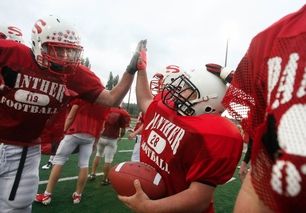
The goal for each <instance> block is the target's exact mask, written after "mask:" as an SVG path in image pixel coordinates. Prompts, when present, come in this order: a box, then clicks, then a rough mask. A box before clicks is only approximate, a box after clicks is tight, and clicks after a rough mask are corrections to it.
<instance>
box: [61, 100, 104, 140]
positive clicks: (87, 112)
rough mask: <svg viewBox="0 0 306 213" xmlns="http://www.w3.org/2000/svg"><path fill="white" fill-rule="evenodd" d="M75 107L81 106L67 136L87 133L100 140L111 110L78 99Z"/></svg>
mask: <svg viewBox="0 0 306 213" xmlns="http://www.w3.org/2000/svg"><path fill="white" fill-rule="evenodd" d="M71 104H73V105H75V104H76V105H79V108H78V110H77V113H76V116H75V118H74V121H73V123H72V125H71V126H70V128H69V129H68V130H67V132H66V134H74V133H86V134H89V135H92V136H94V137H95V138H99V136H100V133H101V131H102V128H103V124H104V121H105V119H106V115H107V113H108V110H109V108H108V107H104V106H101V105H98V104H93V103H88V102H85V101H83V100H81V99H76V100H75V101H74V102H73V103H71Z"/></svg>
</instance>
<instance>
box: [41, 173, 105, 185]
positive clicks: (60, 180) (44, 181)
mask: <svg viewBox="0 0 306 213" xmlns="http://www.w3.org/2000/svg"><path fill="white" fill-rule="evenodd" d="M101 175H103V172H101V173H97V174H96V176H101ZM75 179H78V176H74V177H65V178H60V179H59V180H58V182H63V181H68V180H75ZM47 183H48V180H42V181H39V185H42V184H47Z"/></svg>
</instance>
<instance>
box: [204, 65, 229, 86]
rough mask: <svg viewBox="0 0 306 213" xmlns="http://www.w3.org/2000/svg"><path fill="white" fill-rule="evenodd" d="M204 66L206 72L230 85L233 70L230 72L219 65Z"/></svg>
mask: <svg viewBox="0 0 306 213" xmlns="http://www.w3.org/2000/svg"><path fill="white" fill-rule="evenodd" d="M205 66H206V69H207V71H208V72H211V73H212V74H215V75H216V76H218V77H220V78H221V79H223V80H224V81H225V82H227V83H231V81H232V79H233V75H234V70H230V69H228V68H227V67H222V66H221V65H219V64H212V63H210V64H206V65H205Z"/></svg>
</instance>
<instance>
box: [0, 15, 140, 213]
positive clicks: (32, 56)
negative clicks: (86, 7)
mask: <svg viewBox="0 0 306 213" xmlns="http://www.w3.org/2000/svg"><path fill="white" fill-rule="evenodd" d="M31 40H32V48H29V47H27V46H25V45H23V44H20V43H18V42H15V41H11V40H7V39H1V40H0V67H5V68H6V69H7V70H8V71H7V74H6V75H3V72H2V73H1V75H2V78H3V81H2V80H1V81H0V117H1V119H0V143H1V145H0V162H1V164H0V189H1V192H0V206H1V212H4V213H6V212H14V211H15V212H16V211H20V212H31V206H32V202H33V199H34V197H35V193H36V192H37V188H38V179H39V178H38V167H39V161H40V145H39V144H40V138H39V136H40V135H41V133H42V130H43V129H44V126H45V123H46V121H47V120H48V119H49V118H50V117H51V116H52V115H54V114H56V113H57V112H59V110H60V109H61V108H62V107H63V106H64V103H66V99H67V98H68V95H67V93H68V92H67V91H68V89H69V90H72V91H74V92H76V93H77V94H78V95H79V97H80V98H82V99H84V100H86V101H89V102H95V103H98V104H102V105H106V106H117V105H119V104H120V103H121V102H122V99H123V98H124V96H125V95H126V93H127V91H128V90H129V87H130V85H131V83H132V81H133V78H134V73H135V72H136V71H137V69H139V67H138V63H137V62H138V61H137V59H138V56H139V54H140V55H141V54H142V53H141V52H142V49H143V48H141V47H142V44H143V41H140V42H139V45H138V46H137V49H136V52H135V54H134V56H133V57H132V60H131V61H130V64H129V65H128V67H127V69H126V72H125V73H124V74H123V76H122V78H121V81H120V82H119V83H118V84H117V86H116V87H114V88H113V89H112V90H111V91H108V90H106V89H105V88H104V86H103V85H102V83H101V81H100V79H99V78H98V77H97V76H96V75H95V74H94V73H93V72H92V71H90V70H89V69H88V68H86V67H85V66H82V65H80V59H81V54H82V51H83V47H82V46H81V43H80V36H79V34H78V32H77V30H76V29H75V28H74V27H73V26H72V25H70V24H69V23H67V22H65V21H64V20H62V19H61V18H59V17H56V16H48V17H46V18H41V19H39V20H38V21H37V22H36V23H35V24H34V27H33V30H32V39H31ZM0 79H1V78H0Z"/></svg>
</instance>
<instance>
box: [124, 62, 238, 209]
mask: <svg viewBox="0 0 306 213" xmlns="http://www.w3.org/2000/svg"><path fill="white" fill-rule="evenodd" d="M219 71H221V69H220V70H219ZM221 74H222V75H221V76H225V77H226V75H224V73H223V72H222V73H221ZM225 90H226V85H225V82H224V81H223V80H222V79H221V78H220V77H218V76H216V75H214V74H212V73H210V72H208V71H207V69H206V67H205V68H202V69H198V70H195V71H193V72H191V73H190V75H189V76H188V75H180V76H179V77H177V78H176V79H174V80H173V81H172V83H170V84H166V86H165V88H164V89H163V92H162V94H161V96H156V97H155V98H154V99H153V97H152V95H151V92H150V88H149V84H148V80H147V74H146V70H145V69H144V70H139V71H138V74H137V84H136V95H137V102H138V106H139V108H140V109H141V110H142V112H143V113H145V117H144V128H143V132H142V141H141V146H140V161H142V162H145V163H147V164H149V165H151V166H152V167H154V168H155V169H156V170H157V171H158V172H159V173H160V174H161V176H162V179H163V180H164V181H165V183H166V190H167V196H166V197H164V198H162V199H158V200H150V199H149V198H148V196H147V195H146V194H145V193H144V191H143V190H142V189H141V185H140V182H139V181H137V180H135V182H134V186H135V188H136V193H135V194H134V195H132V196H130V197H126V196H119V199H120V200H121V201H122V202H124V203H125V204H126V205H127V206H128V207H129V208H131V209H132V211H133V212H146V210H147V209H150V212H213V194H214V191H215V188H216V187H217V186H218V185H219V184H224V183H226V182H227V181H228V180H229V179H231V177H232V176H233V174H234V172H235V169H236V166H237V163H238V162H239V159H240V156H241V151H242V137H241V135H240V132H239V130H238V128H237V127H236V125H235V124H234V123H232V122H231V121H229V120H228V119H227V118H224V117H221V116H220V114H221V113H222V112H223V110H224V108H223V106H222V104H221V100H222V98H223V96H224V94H225Z"/></svg>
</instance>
